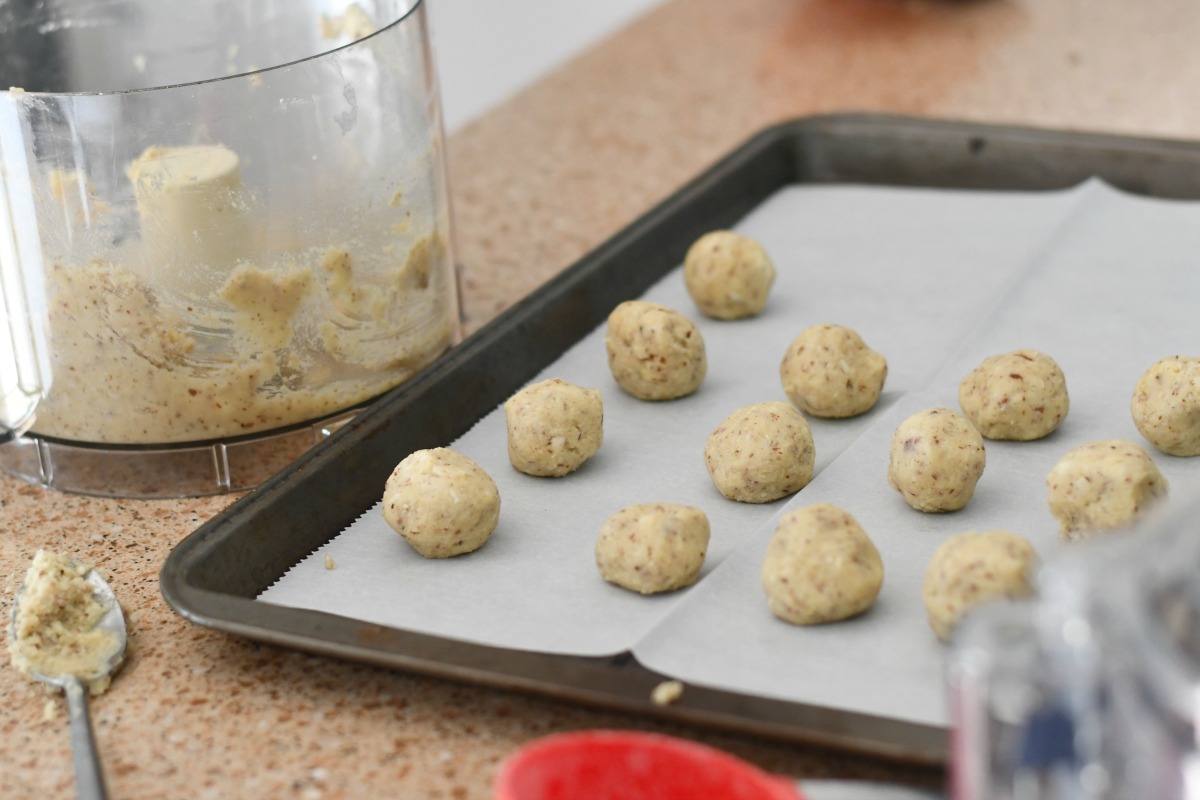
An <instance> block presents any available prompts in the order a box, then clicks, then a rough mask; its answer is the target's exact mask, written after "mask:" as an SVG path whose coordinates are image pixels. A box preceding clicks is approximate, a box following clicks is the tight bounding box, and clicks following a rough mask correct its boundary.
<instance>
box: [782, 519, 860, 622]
mask: <svg viewBox="0 0 1200 800" xmlns="http://www.w3.org/2000/svg"><path fill="white" fill-rule="evenodd" d="M762 583H763V588H764V589H765V590H766V592H767V605H768V606H770V608H771V613H773V614H774V615H775V616H777V617H779V618H780V619H782V620H784V621H786V622H791V623H793V624H795V625H818V624H820V623H822V622H836V621H837V620H840V619H846V618H848V617H853V616H855V615H857V614H861V613H862V612H864V611H866V610H867V609H868V608H870V607H871V604H872V603H874V602H875V598H876V596H878V594H879V587H881V586H882V585H883V560H882V559H881V558H880V557H879V551H878V550H876V549H875V544H874V543H873V542H872V541H871V539H870V537H869V536H867V534H866V532H865V531H863V529H862V526H860V525H859V524H858V521H857V520H855V519H854V517H852V516H850V515H849V514H847V513H846V512H845V511H843V510H842V509H840V508H838V507H837V506H833V505H830V504H829V503H821V504H819V505H815V506H809V507H808V508H801V509H799V510H797V511H793V512H791V513H789V514H787V515H786V516H784V518H783V519H781V520H780V521H779V527H778V528H776V529H775V534H774V535H773V536H772V537H771V542H770V544H768V545H767V556H766V558H765V559H764V560H763V568H762Z"/></svg>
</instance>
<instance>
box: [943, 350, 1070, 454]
mask: <svg viewBox="0 0 1200 800" xmlns="http://www.w3.org/2000/svg"><path fill="white" fill-rule="evenodd" d="M958 404H959V405H960V406H962V410H963V413H964V414H966V416H967V419H969V420H971V423H972V424H973V425H974V426H975V427H976V428H978V429H979V432H980V433H981V434H983V435H984V436H986V437H987V438H988V439H1008V440H1012V441H1017V442H1028V441H1030V440H1032V439H1040V438H1042V437H1043V436H1045V435H1046V434H1048V433H1050V432H1051V431H1053V430H1054V429H1055V428H1057V427H1058V426H1059V423H1061V422H1062V421H1063V420H1064V419H1066V416H1067V409H1068V408H1069V407H1070V401H1069V399H1068V398H1067V381H1066V378H1064V377H1063V372H1062V370H1061V369H1059V367H1058V364H1056V363H1055V361H1054V359H1053V358H1051V357H1050V356H1048V355H1046V354H1045V353H1039V352H1038V351H1037V350H1015V351H1013V352H1011V353H1005V354H1003V355H999V356H992V357H991V358H987V359H984V361H983V363H982V364H980V365H979V366H978V367H976V368H975V369H973V370H972V371H971V373H970V374H969V375H967V377H965V378H963V381H962V383H960V384H959V385H958Z"/></svg>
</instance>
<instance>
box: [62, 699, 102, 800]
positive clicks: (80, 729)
mask: <svg viewBox="0 0 1200 800" xmlns="http://www.w3.org/2000/svg"><path fill="white" fill-rule="evenodd" d="M63 689H64V690H65V691H66V694H67V715H68V716H69V717H70V718H71V753H72V755H73V756H74V758H75V791H76V794H77V795H78V797H79V800H104V799H105V798H106V797H108V793H107V792H106V791H105V789H104V774H103V773H102V772H101V771H100V754H99V753H98V752H96V739H95V737H94V736H93V735H92V720H91V717H89V716H88V701H87V689H86V688H84V685H83V683H82V682H81V681H80V680H79V679H78V678H70V679H68V680H67V682H66V684H65V685H64V686H63Z"/></svg>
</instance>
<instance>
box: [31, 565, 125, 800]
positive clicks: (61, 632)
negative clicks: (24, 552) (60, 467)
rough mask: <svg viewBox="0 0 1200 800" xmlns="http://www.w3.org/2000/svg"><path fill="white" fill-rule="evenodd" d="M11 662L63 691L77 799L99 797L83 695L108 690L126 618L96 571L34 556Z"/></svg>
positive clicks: (99, 777)
mask: <svg viewBox="0 0 1200 800" xmlns="http://www.w3.org/2000/svg"><path fill="white" fill-rule="evenodd" d="M9 636H10V650H11V651H12V656H13V663H14V664H15V665H16V666H17V668H18V669H20V670H22V671H23V672H26V673H28V674H29V675H30V676H31V677H32V678H34V679H35V680H38V681H42V682H43V683H47V684H49V685H51V686H56V687H58V688H60V689H62V690H63V692H64V693H65V694H66V696H67V709H68V716H69V719H70V728H71V751H72V753H73V755H74V761H75V786H76V790H77V794H78V796H79V797H80V798H104V797H106V796H107V795H106V792H105V787H104V775H103V772H102V770H101V768H100V758H99V753H98V752H97V749H96V741H95V738H94V736H93V734H92V725H91V719H90V717H89V715H88V693H89V691H91V692H99V691H103V689H105V688H107V686H108V683H109V680H110V679H111V676H112V674H113V673H114V672H115V671H116V670H117V669H118V668H119V667H120V666H121V663H122V662H123V661H124V659H125V647H126V640H127V637H126V631H125V615H124V614H123V613H122V611H121V605H120V603H118V602H117V598H116V595H115V594H114V593H113V590H112V587H111V586H109V585H108V583H107V582H105V580H104V579H103V578H102V577H100V573H99V572H97V571H96V570H95V569H94V568H92V567H89V566H87V565H85V564H82V563H81V562H79V561H77V560H75V559H73V558H69V557H66V556H60V555H56V554H53V553H47V552H45V551H39V552H38V554H37V556H36V557H35V558H34V562H33V566H32V567H30V569H29V572H28V573H27V575H26V576H25V580H24V582H22V584H21V586H20V588H19V589H18V590H17V594H16V598H15V600H14V602H13V606H12V618H11V623H10V627H9Z"/></svg>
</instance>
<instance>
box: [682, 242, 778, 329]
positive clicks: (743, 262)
mask: <svg viewBox="0 0 1200 800" xmlns="http://www.w3.org/2000/svg"><path fill="white" fill-rule="evenodd" d="M683 280H684V283H685V285H686V286H687V290H688V294H690V295H691V296H692V300H694V301H695V303H696V307H697V308H699V309H700V312H701V313H702V314H705V315H707V316H710V317H716V318H717V319H742V318H743V317H752V316H754V315H755V314H758V313H759V312H760V311H762V310H763V306H765V305H766V304H767V293H768V292H770V291H771V284H772V283H774V282H775V265H774V264H772V263H771V259H770V258H769V257H768V256H767V251H766V250H764V249H763V247H762V245H761V244H759V243H758V242H756V241H754V240H753V239H751V238H749V237H746V236H741V235H740V234H737V233H734V232H733V231H713V232H712V233H706V234H704V235H703V236H701V237H700V238H699V239H697V240H696V242H695V244H693V245H692V246H691V247H690V248H688V252H687V256H686V257H685V258H684V260H683Z"/></svg>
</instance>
